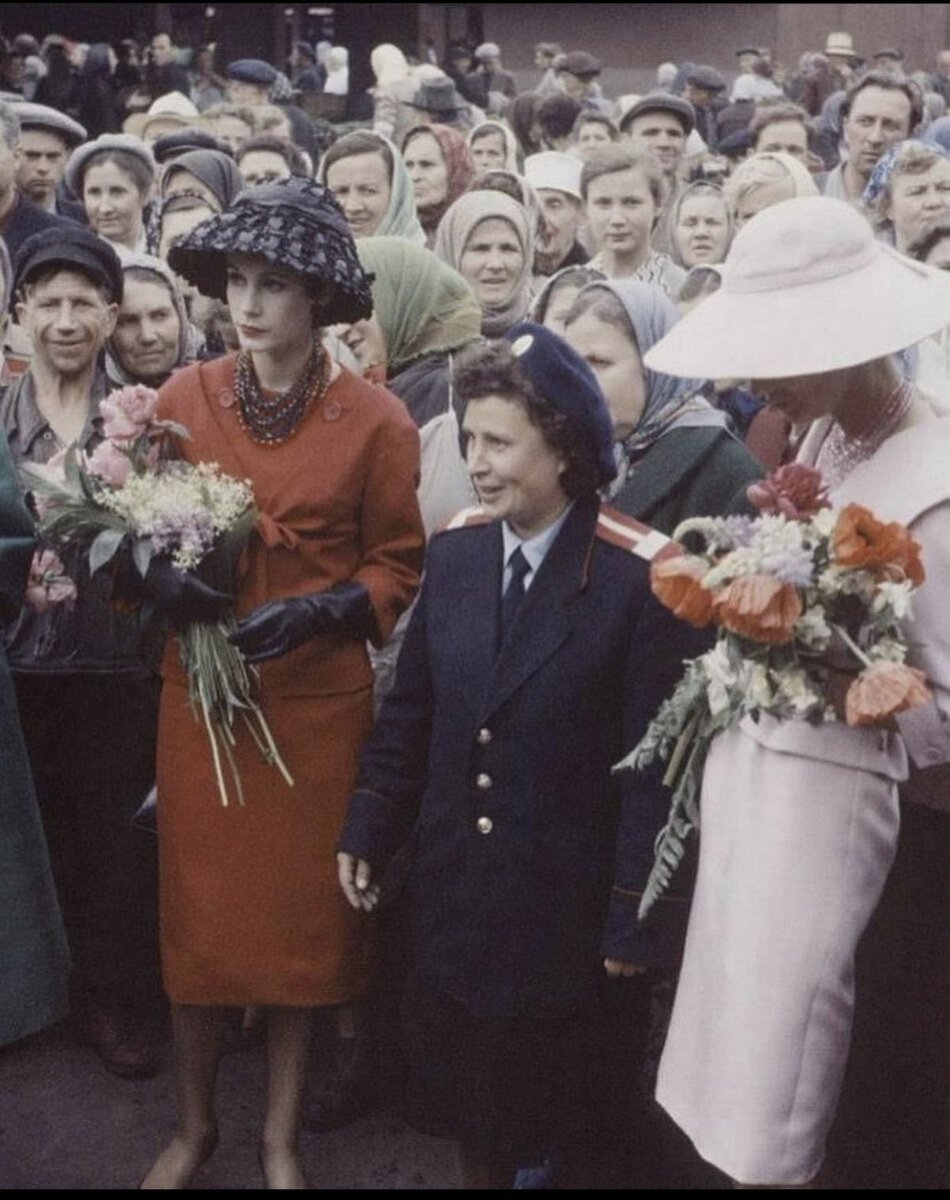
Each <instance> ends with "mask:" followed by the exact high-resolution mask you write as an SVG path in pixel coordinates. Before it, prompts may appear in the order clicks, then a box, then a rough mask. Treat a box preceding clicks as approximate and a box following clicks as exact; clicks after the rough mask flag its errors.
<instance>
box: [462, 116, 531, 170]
mask: <svg viewBox="0 0 950 1200" xmlns="http://www.w3.org/2000/svg"><path fill="white" fill-rule="evenodd" d="M465 140H466V142H468V148H469V150H470V152H471V155H472V161H473V162H474V164H475V169H476V170H477V171H478V172H479V174H484V172H485V171H492V170H500V171H510V172H511V173H512V174H513V175H517V174H518V143H517V141H516V140H515V135H514V134H513V133H512V132H511V129H510V128H509V127H508V126H507V125H505V124H503V122H501V121H481V122H480V123H479V124H478V125H476V126H475V128H474V129H471V130H469V133H468V136H467V137H466V139H465Z"/></svg>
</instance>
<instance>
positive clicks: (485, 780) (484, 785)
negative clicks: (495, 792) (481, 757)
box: [475, 775, 491, 792]
mask: <svg viewBox="0 0 950 1200" xmlns="http://www.w3.org/2000/svg"><path fill="white" fill-rule="evenodd" d="M475 786H476V787H477V788H478V790H479V791H480V792H487V791H488V789H489V788H490V787H491V776H490V775H477V776H476V777H475Z"/></svg>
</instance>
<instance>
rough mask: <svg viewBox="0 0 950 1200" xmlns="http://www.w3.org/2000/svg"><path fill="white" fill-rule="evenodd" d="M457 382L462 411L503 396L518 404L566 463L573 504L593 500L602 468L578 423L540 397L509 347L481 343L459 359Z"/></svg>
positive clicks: (567, 487) (565, 482)
mask: <svg viewBox="0 0 950 1200" xmlns="http://www.w3.org/2000/svg"><path fill="white" fill-rule="evenodd" d="M453 383H454V386H455V394H456V395H457V396H458V398H459V400H460V401H461V402H462V411H463V412H464V410H465V408H466V407H467V405H468V404H469V403H470V402H471V401H472V400H484V399H485V398H486V397H487V396H500V397H501V398H502V399H504V400H508V401H510V402H511V403H512V404H518V405H520V407H521V408H522V409H523V410H524V412H525V415H526V416H527V418H528V420H529V421H530V422H531V424H532V425H534V426H536V427H537V428H538V429H539V430H540V431H541V436H542V437H543V438H544V440H545V442H546V444H547V445H548V446H549V447H550V449H551V450H553V451H554V453H555V454H558V455H560V456H561V458H562V459H563V460H564V463H565V469H564V473H563V474H562V476H561V486H562V487H563V488H564V491H565V492H566V494H567V495H568V496H570V497H571V498H572V499H574V498H575V497H578V496H589V495H592V494H594V493H596V492H597V489H598V488H599V486H600V481H601V474H600V468H599V467H598V465H597V463H596V462H595V461H594V458H593V456H592V453H591V451H590V450H588V449H587V447H586V445H585V442H584V439H583V438H582V437H581V436H580V434H579V432H578V430H577V427H576V425H575V423H574V421H573V420H572V419H571V418H570V417H569V416H566V415H565V414H564V413H562V412H559V411H558V410H557V409H556V408H555V407H554V406H553V405H552V404H549V403H548V402H547V401H546V400H545V399H544V398H543V397H542V396H540V395H539V394H538V392H537V391H536V390H535V388H534V386H533V385H532V383H531V381H530V379H528V377H527V375H525V373H524V372H523V371H522V369H521V367H520V365H519V363H518V359H517V357H516V356H515V354H514V352H513V351H512V349H511V346H510V345H509V344H508V343H507V342H480V343H479V344H477V345H475V346H470V347H468V348H467V349H465V350H463V351H462V352H461V353H460V354H459V355H458V357H457V358H456V359H455V372H454V378H453Z"/></svg>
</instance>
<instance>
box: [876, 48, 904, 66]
mask: <svg viewBox="0 0 950 1200" xmlns="http://www.w3.org/2000/svg"><path fill="white" fill-rule="evenodd" d="M871 57H872V58H892V59H893V60H894V62H903V61H904V51H903V50H893V49H892V48H891V47H890V46H885V47H884V49H883V50H875V51H874V53H873V55H872V56H871Z"/></svg>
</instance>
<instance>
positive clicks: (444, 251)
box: [434, 189, 534, 337]
mask: <svg viewBox="0 0 950 1200" xmlns="http://www.w3.org/2000/svg"><path fill="white" fill-rule="evenodd" d="M492 217H496V218H499V219H501V220H502V221H507V222H508V224H509V225H510V226H511V228H512V229H513V230H514V233H515V236H516V237H517V239H518V243H519V245H520V246H521V251H522V254H523V256H524V265H523V266H522V268H521V274H520V276H519V277H518V280H517V282H516V284H515V287H514V290H513V291H512V293H511V295H510V296H509V297H508V299H507V300H505V301H504V302H503V303H501V304H491V305H482V333H484V334H485V336H486V337H501V336H502V335H503V334H504V333H506V332H507V331H508V330H509V329H510V328H511V327H512V325H515V324H517V322H518V321H521V320H523V319H524V317H525V315H526V313H527V311H528V305H529V303H530V302H531V265H532V256H533V251H534V245H533V240H532V234H531V220H530V218H529V216H528V214H527V212H525V209H524V207H523V205H521V204H519V203H518V201H517V200H512V198H511V197H510V196H508V195H506V194H505V193H504V192H496V191H495V190H494V189H489V190H486V191H478V192H466V193H465V195H464V196H461V197H460V198H459V199H458V200H456V201H455V203H454V204H453V205H452V207H451V208H450V209H449V210H448V212H447V213H446V214H445V216H444V217H443V218H442V220H441V221H440V222H439V229H438V233H437V234H436V238H435V247H434V249H435V253H436V254H437V255H438V256H439V258H441V259H442V261H443V262H446V263H448V264H449V266H450V267H452V268H453V269H454V270H456V271H458V272H459V273H460V274H461V265H462V255H463V254H464V253H465V247H466V246H467V245H468V241H469V238H470V237H471V236H472V233H473V232H474V230H475V227H476V226H477V225H480V224H481V222H482V221H488V220H490V219H491V218H492Z"/></svg>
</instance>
